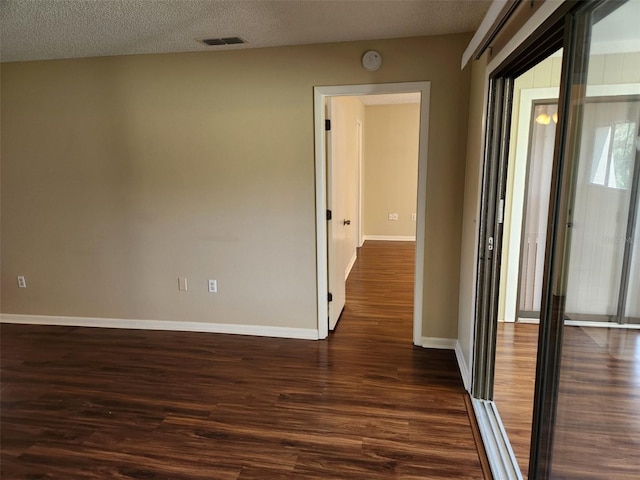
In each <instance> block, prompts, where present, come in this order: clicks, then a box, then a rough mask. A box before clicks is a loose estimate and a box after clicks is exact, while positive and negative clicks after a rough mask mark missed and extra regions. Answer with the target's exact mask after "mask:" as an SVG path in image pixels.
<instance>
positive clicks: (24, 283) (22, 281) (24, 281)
mask: <svg viewBox="0 0 640 480" xmlns="http://www.w3.org/2000/svg"><path fill="white" fill-rule="evenodd" d="M18 287H20V288H27V279H26V278H24V276H23V275H18Z"/></svg>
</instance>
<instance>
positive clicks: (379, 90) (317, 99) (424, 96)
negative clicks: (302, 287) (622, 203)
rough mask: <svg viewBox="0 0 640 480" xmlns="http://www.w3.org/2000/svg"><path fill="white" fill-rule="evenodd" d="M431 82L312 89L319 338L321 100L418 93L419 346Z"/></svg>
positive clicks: (323, 302)
mask: <svg viewBox="0 0 640 480" xmlns="http://www.w3.org/2000/svg"><path fill="white" fill-rule="evenodd" d="M430 89H431V82H405V83H380V84H366V85H336V86H326V87H314V89H313V97H314V98H313V100H314V136H315V174H316V182H315V183H316V273H317V313H318V317H317V322H318V323H317V325H318V338H319V339H324V338H327V336H328V335H329V325H328V321H327V319H328V317H329V308H328V303H327V297H328V294H329V289H328V263H327V260H328V258H327V247H328V245H327V217H326V214H327V193H326V189H327V161H326V145H325V141H324V137H325V119H326V114H325V109H324V101H325V98H327V97H334V96H358V95H371V94H383V93H415V92H420V93H421V100H420V140H419V150H418V195H417V210H416V213H417V215H416V257H415V258H416V260H415V261H416V264H415V281H414V299H413V343H414V344H415V345H422V300H423V298H422V297H423V285H424V241H425V213H426V198H427V192H426V189H427V158H428V156H427V153H428V152H427V148H428V134H429V101H430Z"/></svg>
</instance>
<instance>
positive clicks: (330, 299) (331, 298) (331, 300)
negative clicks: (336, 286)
mask: <svg viewBox="0 0 640 480" xmlns="http://www.w3.org/2000/svg"><path fill="white" fill-rule="evenodd" d="M327 301H329V302H333V293H331V292H329V293H328V294H327Z"/></svg>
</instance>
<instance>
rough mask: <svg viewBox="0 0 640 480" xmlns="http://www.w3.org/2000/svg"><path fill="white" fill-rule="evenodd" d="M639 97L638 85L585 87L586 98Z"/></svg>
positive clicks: (619, 84)
mask: <svg viewBox="0 0 640 480" xmlns="http://www.w3.org/2000/svg"><path fill="white" fill-rule="evenodd" d="M617 95H640V83H616V84H612V85H587V98H588V97H615V96H617Z"/></svg>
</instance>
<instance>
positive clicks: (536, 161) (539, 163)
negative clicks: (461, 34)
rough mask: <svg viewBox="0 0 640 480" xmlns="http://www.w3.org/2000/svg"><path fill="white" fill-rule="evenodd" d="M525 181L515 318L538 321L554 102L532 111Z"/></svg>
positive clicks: (551, 151) (555, 108)
mask: <svg viewBox="0 0 640 480" xmlns="http://www.w3.org/2000/svg"><path fill="white" fill-rule="evenodd" d="M532 120H533V121H532V122H531V133H530V138H529V155H528V158H527V181H526V183H525V185H526V195H525V204H524V215H523V222H522V223H523V224H522V245H521V247H520V270H519V272H520V275H519V277H520V278H519V291H518V315H517V317H518V318H523V317H529V318H536V319H537V318H540V301H541V298H542V277H543V271H544V249H545V242H546V239H547V219H548V213H549V190H550V188H551V172H552V167H553V147H554V142H555V136H556V124H557V123H558V104H557V100H554V101H553V102H552V103H539V104H534V105H533V108H532Z"/></svg>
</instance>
